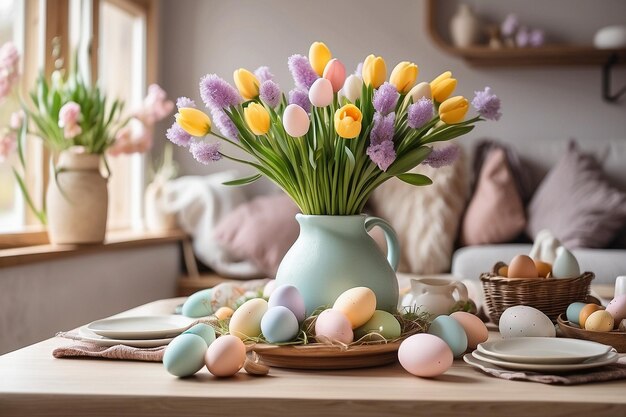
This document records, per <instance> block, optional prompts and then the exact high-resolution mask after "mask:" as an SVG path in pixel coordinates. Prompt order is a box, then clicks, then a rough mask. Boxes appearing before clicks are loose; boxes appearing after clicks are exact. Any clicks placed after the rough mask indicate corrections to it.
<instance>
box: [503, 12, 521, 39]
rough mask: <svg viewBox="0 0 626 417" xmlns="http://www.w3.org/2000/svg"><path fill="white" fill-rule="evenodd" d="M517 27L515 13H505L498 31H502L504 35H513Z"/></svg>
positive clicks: (517, 20)
mask: <svg viewBox="0 0 626 417" xmlns="http://www.w3.org/2000/svg"><path fill="white" fill-rule="evenodd" d="M518 28H519V19H518V18H517V15H515V14H513V13H511V14H509V15H507V16H506V18H505V19H504V21H503V22H502V25H501V26H500V31H501V32H502V35H504V36H506V37H510V36H513V35H514V34H515V32H517V29H518Z"/></svg>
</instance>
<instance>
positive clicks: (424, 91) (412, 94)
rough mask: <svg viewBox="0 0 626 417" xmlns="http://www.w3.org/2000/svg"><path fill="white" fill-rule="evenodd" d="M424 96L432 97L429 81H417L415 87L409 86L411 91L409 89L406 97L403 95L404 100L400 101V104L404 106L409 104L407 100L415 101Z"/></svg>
mask: <svg viewBox="0 0 626 417" xmlns="http://www.w3.org/2000/svg"><path fill="white" fill-rule="evenodd" d="M424 97H425V98H427V99H432V93H431V90H430V84H429V83H419V84H417V85H416V86H415V87H413V88H411V91H409V92H408V93H407V95H406V97H404V102H403V103H402V105H403V106H404V107H406V106H408V105H409V104H410V101H409V100H411V99H413V103H417V100H419V99H420V98H424Z"/></svg>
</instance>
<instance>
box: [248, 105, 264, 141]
mask: <svg viewBox="0 0 626 417" xmlns="http://www.w3.org/2000/svg"><path fill="white" fill-rule="evenodd" d="M243 118H244V119H245V120H246V124H247V125H248V127H249V128H250V131H252V133H254V134H255V135H264V134H266V133H267V132H269V130H270V114H269V113H268V112H267V110H266V109H265V107H263V106H262V105H260V104H259V103H250V104H249V105H248V107H246V108H245V109H243Z"/></svg>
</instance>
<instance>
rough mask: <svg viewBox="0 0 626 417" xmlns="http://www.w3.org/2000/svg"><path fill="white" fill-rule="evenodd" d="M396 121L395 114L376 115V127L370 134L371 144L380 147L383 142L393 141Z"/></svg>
mask: <svg viewBox="0 0 626 417" xmlns="http://www.w3.org/2000/svg"><path fill="white" fill-rule="evenodd" d="M395 119H396V114H395V113H389V114H388V115H386V116H383V115H382V114H380V113H374V125H373V127H372V131H371V132H370V143H371V144H372V145H379V144H381V143H383V142H392V141H393V133H394V130H393V125H394V122H395Z"/></svg>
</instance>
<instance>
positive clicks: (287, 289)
mask: <svg viewBox="0 0 626 417" xmlns="http://www.w3.org/2000/svg"><path fill="white" fill-rule="evenodd" d="M267 305H268V307H269V308H272V307H276V306H283V307H287V308H288V309H289V310H291V312H292V313H293V314H294V315H295V316H296V318H297V319H298V321H299V322H302V321H304V319H305V318H306V317H305V311H306V308H305V306H304V298H302V294H300V291H298V289H297V288H296V287H294V286H293V285H281V286H280V287H277V288H276V289H275V290H274V292H273V293H272V295H271V296H270V299H269V300H268V302H267Z"/></svg>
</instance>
